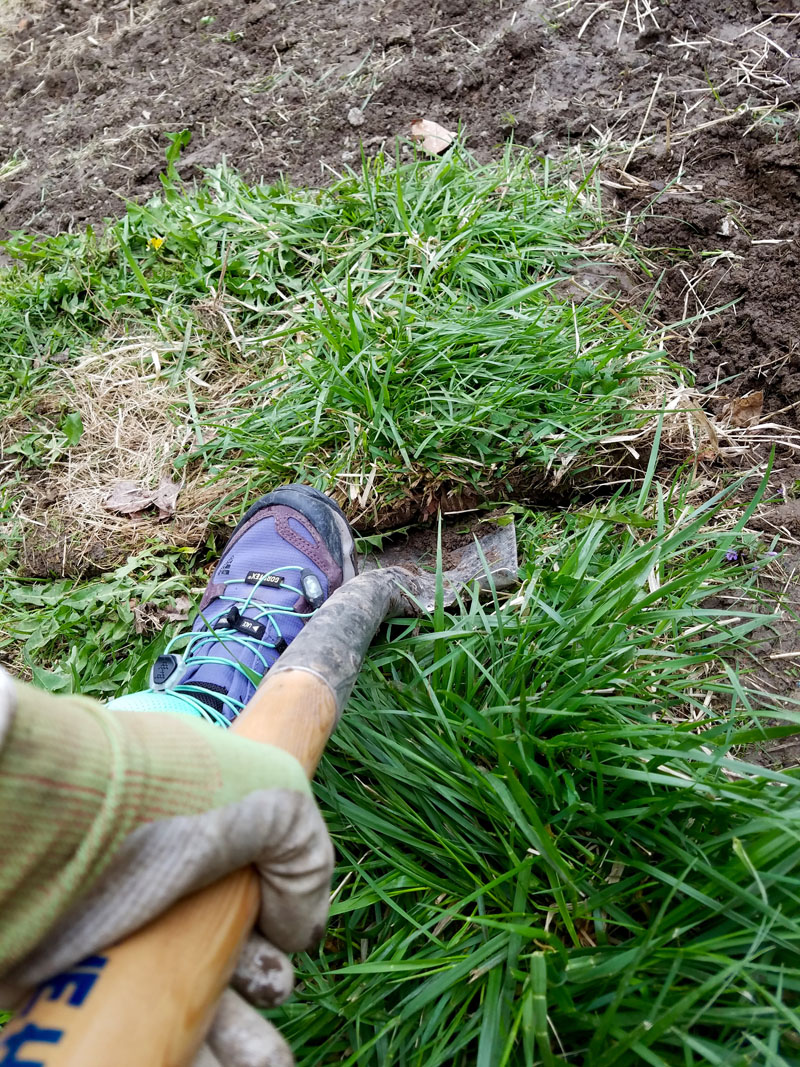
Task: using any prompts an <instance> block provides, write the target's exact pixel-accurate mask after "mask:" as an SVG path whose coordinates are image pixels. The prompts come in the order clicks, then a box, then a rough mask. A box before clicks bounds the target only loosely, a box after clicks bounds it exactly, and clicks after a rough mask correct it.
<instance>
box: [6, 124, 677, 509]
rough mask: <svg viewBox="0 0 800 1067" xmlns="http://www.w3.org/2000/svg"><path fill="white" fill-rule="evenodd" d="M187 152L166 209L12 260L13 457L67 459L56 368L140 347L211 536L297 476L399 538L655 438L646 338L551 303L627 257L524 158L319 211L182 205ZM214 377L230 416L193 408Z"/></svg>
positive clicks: (273, 199) (593, 303)
mask: <svg viewBox="0 0 800 1067" xmlns="http://www.w3.org/2000/svg"><path fill="white" fill-rule="evenodd" d="M181 144H182V138H181V136H176V137H175V138H174V140H173V144H172V147H171V149H170V151H169V152H168V171H167V173H166V174H165V175H164V179H163V186H164V189H163V195H162V196H161V197H157V198H154V199H152V200H151V201H150V202H149V203H148V204H146V205H144V206H138V205H131V206H129V208H128V211H127V214H126V215H125V217H124V218H123V219H122V220H121V221H120V222H118V223H117V224H115V225H114V226H111V227H109V228H108V230H107V231H106V233H105V234H104V236H103V237H101V238H96V237H95V236H94V235H92V234H91V233H89V234H86V235H74V236H69V235H61V236H59V237H56V238H45V239H41V240H34V239H31V238H27V237H24V236H18V237H16V238H15V239H14V240H12V241H11V242H9V243H8V245H7V251H8V252H9V253H10V254H11V255H12V256H13V257H14V259H15V262H16V264H17V266H16V267H15V268H14V269H13V270H12V271H11V272H9V273H8V274H6V276H5V282H4V285H5V289H6V293H7V299H6V302H5V307H4V310H3V311H2V312H0V327H2V328H3V329H4V330H5V332H6V333H7V334H8V335H9V336H11V337H12V338H14V339H16V349H17V353H18V355H19V356H20V359H19V361H14V364H12V366H10V367H7V368H6V369H5V370H4V371H3V372H2V373H3V377H4V380H5V383H4V385H3V387H2V389H3V392H4V394H5V397H6V403H7V404H13V405H14V412H15V416H16V419H17V423H18V425H17V428H16V429H15V430H14V431H13V442H12V447H13V448H14V449H16V450H18V451H20V452H21V453H22V454H27V455H28V458H29V459H30V460H31V462H36V459H37V456H39V457H41V450H42V447H43V445H44V443H45V441H47V442H49V443H50V445H51V452H50V453H49V455H50V461H51V463H52V462H53V460H54V459H57V458H58V456H59V446H60V448H61V451H62V452H64V453H66V451H67V445H68V442H67V441H66V439H65V437H64V435H63V434H62V433H61V429H62V426H63V421H59V420H63V419H64V418H65V416H66V410H65V409H64V407H63V405H64V403H66V401H64V400H62V402H61V406H60V407H58V408H57V415H58V417H57V418H55V419H54V418H53V416H52V413H50V415H49V419H48V418H47V417H45V418H44V419H42V418H41V417H39V416H37V415H36V412H35V401H36V398H37V397H38V398H41V395H42V392H43V390H44V391H46V390H47V388H48V384H49V385H50V387H51V386H52V379H53V375H52V366H48V363H49V360H50V359H51V357H52V355H53V354H55V353H61V352H62V350H64V349H65V346H66V352H67V353H68V352H70V351H71V350H74V349H80V347H81V346H82V345H84V344H85V343H86V342H87V340H90V339H92V338H103V339H106V338H107V337H108V336H109V334H112V335H113V336H115V337H116V338H119V337H120V334H123V333H126V334H128V335H134V336H137V337H139V336H141V335H142V334H143V333H144V332H146V331H150V333H151V336H152V338H153V340H152V342H151V343H152V344H153V345H155V346H156V348H157V350H158V351H159V360H158V373H157V378H159V379H160V380H162V381H163V380H167V381H169V382H172V383H175V384H176V391H175V395H174V396H173V397H172V402H173V406H174V409H175V413H176V417H177V418H180V419H181V421H184V422H185V423H186V424H187V426H188V427H190V428H192V429H195V430H197V429H199V428H200V423H202V432H201V433H199V434H197V433H196V434H195V435H194V441H195V448H194V449H192V448H190V447H187V448H186V449H185V450H184V451H183V452H181V453H179V454H174V455H173V456H172V460H173V463H174V465H175V467H176V468H177V469H178V470H180V471H183V470H184V469H185V468H186V467H187V466H188V467H190V468H191V467H192V465H193V464H196V463H197V462H198V461H200V462H202V463H203V464H204V466H205V469H207V470H209V471H211V472H212V473H213V474H214V476H215V477H216V478H218V479H220V482H221V492H220V498H221V501H222V503H221V510H222V514H223V516H224V517H230V516H231V515H232V514H233V512H234V509H236V508H238V509H239V510H241V506H242V492H243V490H246V491H247V492H248V493H249V494H250V495H252V494H254V493H257V492H261V491H264V490H266V489H269V488H270V487H271V486H272V485H274V484H275V482H276V480H286V479H290V478H302V479H304V480H307V481H311V482H313V483H314V484H315V485H317V486H319V487H320V488H323V489H326V490H328V491H333V492H334V493H335V494H336V495H337V496H338V497H339V499H340V501H341V502H342V503H343V504H344V505H345V507H346V508H347V510H348V513H349V514H350V516H351V517H352V518H353V519H354V521H356V522H357V523H358V524H359V525H360V526H361V527H364V528H370V527H375V526H379V527H383V528H386V527H391V526H392V525H398V524H400V523H402V522H408V521H410V520H412V519H415V518H420V517H430V516H431V515H432V514H435V512H436V504H437V503H438V502H439V501H440V500H441V499H443V498H444V497H447V498H448V499H451V500H452V499H453V498H458V496H459V495H461V496H465V497H466V501H467V503H474V502H475V500H476V499H482V498H489V499H494V500H496V499H499V498H503V497H508V496H513V495H514V491H515V489H516V488H517V487H518V486H519V485H520V484H525V485H529V484H530V483H531V482H535V481H536V480H537V479H538V481H540V482H544V483H548V484H551V483H555V482H559V481H561V480H562V479H563V478H564V477H565V475H567V474H569V475H570V476H575V477H577V476H579V475H580V474H581V473H582V472H586V471H587V470H593V469H595V467H596V464H597V461H598V456H599V454H600V453H601V452H602V451H603V443H604V441H605V440H606V439H607V438H609V437H610V436H613V435H614V434H615V433H619V432H620V431H623V430H624V431H632V430H635V429H637V428H638V427H640V426H641V425H642V424H643V423H644V422H645V421H646V420H647V419H648V418H649V417H650V413H649V412H648V411H647V410H646V408H647V404H646V403H645V402H643V400H642V396H641V394H642V393H643V391H644V390H643V385H644V383H645V382H646V380H647V379H648V378H655V377H660V376H663V375H664V374H665V373H667V367H666V365H665V361H664V358H663V353H660V352H659V351H658V346H657V345H656V344H655V342H654V340H653V338H652V336H650V335H649V334H648V332H647V329H646V327H645V325H644V324H643V323H641V322H640V321H639V320H638V318H637V316H636V315H635V314H634V313H631V312H626V314H624V315H623V314H620V312H619V311H616V310H615V309H613V308H611V309H610V310H609V308H608V307H607V306H606V304H605V303H603V302H602V301H599V300H597V299H578V300H576V301H573V300H571V299H569V298H565V296H564V293H563V292H562V291H561V290H560V289H559V286H560V285H563V281H564V278H565V276H569V275H570V274H572V273H574V272H576V271H578V270H579V269H580V268H586V267H587V266H588V265H595V266H596V265H597V264H602V263H603V262H608V261H610V260H615V259H619V258H620V257H621V255H622V253H621V249H620V241H619V240H618V238H617V237H616V236H615V235H613V234H612V235H605V234H604V232H603V227H602V226H601V224H600V222H599V219H598V217H597V215H596V214H593V213H592V212H591V211H589V210H588V209H587V207H586V197H585V195H584V194H585V189H582V188H568V187H567V185H566V184H565V183H564V181H563V180H556V178H555V177H554V176H552V175H551V174H550V173H549V170H548V168H547V167H545V168H544V169H540V168H538V167H537V166H536V165H535V164H532V162H531V161H530V159H529V158H528V157H527V156H525V155H524V154H519V153H513V152H512V151H511V150H509V151H508V152H507V153H506V155H505V157H504V158H503V159H502V160H501V161H500V162H498V163H492V164H489V165H486V166H481V165H479V164H478V163H476V162H475V160H474V159H472V158H471V157H470V156H469V155H468V153H466V151H464V150H463V149H462V148H460V147H459V148H457V149H456V150H455V151H454V152H453V153H449V154H448V156H447V158H446V159H443V160H441V161H438V160H437V161H434V162H432V161H429V160H422V159H419V160H415V161H414V162H411V163H407V164H402V165H395V164H394V162H393V161H391V160H385V159H383V158H382V157H381V158H379V159H377V160H374V161H371V162H370V163H365V164H364V167H363V169H362V171H361V172H360V173H358V174H352V175H351V176H349V177H346V178H344V179H343V180H341V181H339V182H336V183H334V184H333V185H331V186H330V187H329V188H327V189H324V190H322V191H319V192H313V193H308V192H304V191H298V190H293V189H290V188H288V187H250V186H248V185H246V184H245V183H244V182H243V181H242V180H241V179H239V178H238V177H237V176H236V175H235V174H233V173H231V172H230V171H229V170H227V169H226V168H225V167H219V168H217V169H215V170H213V171H211V172H209V173H208V174H207V175H206V177H205V179H204V180H203V181H202V182H201V183H200V184H199V185H198V186H186V185H184V184H183V183H181V182H180V179H179V177H178V172H177V169H176V166H177V163H178V153H179V150H180V146H181ZM587 184H588V183H587ZM570 295H571V294H570ZM581 295H584V294H581ZM34 341H35V345H34ZM106 347H108V346H106ZM34 357H38V358H34ZM59 358H67V359H69V358H70V357H68V356H64V357H62V356H59ZM109 358H110V357H109ZM68 366H69V364H68ZM191 370H194V371H195V372H196V374H197V375H198V377H199V380H200V383H201V385H200V387H198V385H197V381H194V384H193V380H192V379H190V378H188V377H187V371H191ZM226 376H227V378H229V379H230V380H231V390H230V393H229V395H227V396H225V397H224V398H222V399H220V398H219V397H217V398H216V400H215V402H211V401H210V400H209V399H208V398H206V396H205V394H204V389H210V390H212V391H216V392H217V393H218V392H219V390H218V389H217V388H216V387H217V385H218V383H219V381H220V380H222V381H224V380H225V378H226ZM243 376H247V377H249V381H248V382H247V384H244V385H241V379H242V377H243ZM237 385H239V387H238V388H237V387H236V386H237ZM200 404H202V405H204V409H203V411H202V412H201V413H200V415H198V405H200ZM51 407H52V405H51ZM20 408H22V409H24V410H25V411H26V413H27V415H28V419H29V422H28V423H25V424H24V425H19V415H20ZM198 419H200V422H198ZM31 423H32V425H31ZM198 442H200V443H198ZM53 449H55V454H53V451H52V450H53ZM39 461H40V462H41V460H39ZM73 469H74V465H73ZM243 475H246V477H244V476H243Z"/></svg>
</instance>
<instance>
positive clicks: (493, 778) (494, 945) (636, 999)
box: [279, 487, 800, 1067]
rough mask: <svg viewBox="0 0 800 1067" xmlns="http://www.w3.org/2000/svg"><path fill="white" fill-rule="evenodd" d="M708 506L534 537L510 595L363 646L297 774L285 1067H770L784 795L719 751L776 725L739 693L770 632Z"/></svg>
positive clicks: (790, 913)
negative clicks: (294, 976)
mask: <svg viewBox="0 0 800 1067" xmlns="http://www.w3.org/2000/svg"><path fill="white" fill-rule="evenodd" d="M640 504H641V502H640ZM723 504H724V502H723V501H722V500H721V499H720V498H716V499H715V500H713V501H711V502H710V503H709V504H708V505H705V506H703V507H701V508H699V509H696V510H694V509H692V508H691V507H690V506H689V504H688V503H687V500H686V498H685V496H683V495H682V494H681V493H679V492H678V490H677V487H673V489H672V490H660V491H658V492H657V494H656V499H655V503H654V505H653V506H652V508H651V509H650V510H649V512H648V514H650V515H651V516H652V519H651V520H650V521H651V522H652V526H647V524H646V523H642V522H641V521H639V520H637V518H636V516H637V515H639V516H641V514H642V508H641V506H637V505H636V503H635V502H632V503H631V504H630V505H628V508H629V514H630V517H631V522H632V523H635V524H636V525H631V526H629V527H628V528H627V530H626V528H625V527H624V526H620V525H618V523H619V522H620V521H624V519H622V520H621V519H620V510H619V509H617V510H616V513H615V514H616V520H615V521H611V520H610V518H609V515H610V512H607V513H603V512H598V513H597V514H596V517H595V518H589V519H580V518H571V519H570V518H566V519H564V520H563V521H561V522H559V524H558V525H557V526H553V525H552V520H550V519H545V518H541V519H539V520H537V521H536V523H535V526H534V528H533V529H532V530H531V529H530V528H528V533H529V534H533V535H534V540H535V544H536V546H537V550H536V552H534V554H533V555H532V557H531V558H530V560H529V562H528V564H527V575H528V577H527V580H526V583H525V586H524V593H523V595H522V597H521V598H520V599H519V600H517V601H516V602H513V603H511V604H506V605H502V604H498V603H490V604H488V605H485V604H483V605H482V604H480V603H478V602H477V601H474V600H473V601H471V602H469V603H467V604H465V605H464V610H463V613H462V614H460V615H459V616H458V617H457V618H455V619H448V618H447V617H446V616H444V615H442V613H439V614H438V619H437V618H432V619H429V620H428V621H427V622H426V623H425V624H423V625H422V626H421V627H416V626H412V625H410V624H409V625H399V624H398V625H397V626H395V627H393V629H392V630H391V632H390V634H389V635H388V637H387V640H386V641H385V643H383V644H382V645H380V646H378V647H377V648H375V649H374V650H373V652H372V653H371V655H370V657H369V662H368V665H367V666H366V668H365V670H364V672H363V673H362V677H361V679H360V682H359V685H358V688H357V691H356V694H355V696H354V698H353V699H352V701H351V703H350V705H349V707H348V709H347V711H346V713H345V717H344V720H343V722H342V723H341V724H340V727H339V729H338V730H337V734H336V735H335V739H334V742H333V749H332V752H330V754H329V755H328V757H326V759H325V762H324V765H323V767H322V769H321V775H320V778H319V784H318V795H319V798H320V801H321V804H322V807H323V811H324V812H325V814H326V816H327V818H328V820H329V824H330V827H331V831H332V834H333V837H334V841H335V844H336V847H337V850H338V855H339V862H340V867H339V871H338V874H337V879H338V881H337V883H336V892H335V895H334V903H333V908H332V918H331V923H330V925H329V929H328V934H327V938H326V940H325V943H324V946H323V948H322V950H321V951H320V953H319V955H316V956H313V957H308V958H306V960H305V962H304V963H303V964H302V965H301V967H300V989H299V994H298V995H297V996H296V997H295V998H294V1000H293V1001H292V1002H290V1003H289V1004H288V1005H287V1006H286V1008H284V1009H282V1011H281V1012H280V1013H279V1017H280V1022H281V1025H283V1026H284V1028H285V1030H286V1033H287V1035H288V1036H289V1038H290V1040H291V1042H292V1044H293V1047H294V1049H295V1052H296V1055H297V1058H298V1063H300V1064H304V1065H307V1067H310V1065H311V1064H334V1063H336V1064H344V1065H353V1067H355V1065H358V1067H367V1065H371V1064H374V1065H376V1067H377V1065H381V1067H388V1065H398V1067H400V1065H403V1067H411V1065H419V1067H422V1065H425V1067H435V1065H445V1064H447V1065H463V1067H468V1065H469V1067H475V1065H477V1067H503V1065H507V1064H514V1065H517V1064H519V1065H522V1064H525V1065H534V1064H537V1065H538V1064H541V1065H553V1064H572V1063H580V1064H591V1065H593V1067H610V1065H612V1064H637V1065H638V1064H650V1065H659V1067H661V1065H667V1064H669V1065H675V1067H678V1065H680V1067H688V1065H698V1067H699V1065H700V1064H703V1065H705V1064H720V1065H722V1064H724V1065H726V1067H731V1065H742V1067H743V1065H745V1064H767V1063H769V1064H775V1065H778V1064H788V1063H795V1062H797V1056H798V1048H799V1047H800V1034H799V1032H798V1021H799V1019H798V1012H797V1007H798V993H799V992H800V957H799V956H798V950H799V949H800V916H799V915H798V903H799V902H800V894H799V893H798V884H799V883H798V878H800V848H799V847H798V845H800V777H798V773H797V771H796V770H790V771H783V772H778V771H775V770H767V769H765V768H763V767H761V766H757V765H754V764H751V763H748V762H747V761H746V760H745V759H743V758H742V754H743V752H744V748H743V746H746V745H748V744H749V743H750V742H753V741H755V740H758V739H761V738H764V737H767V736H770V735H773V736H775V735H780V734H781V733H783V734H785V733H787V732H790V731H792V730H795V729H797V724H798V722H800V717H799V716H798V714H797V712H796V711H794V712H792V711H786V709H785V708H784V709H783V710H782V711H781V712H780V714H781V717H782V719H783V720H784V725H783V726H781V727H777V728H776V727H771V726H770V725H769V721H768V718H767V716H768V715H769V714H770V711H772V713H773V714H774V713H775V708H774V707H772V706H771V705H772V701H771V700H770V698H768V697H767V696H766V695H765V694H764V693H762V692H758V691H757V688H758V687H757V686H756V685H755V683H753V682H750V683H748V679H747V677H746V668H747V667H748V666H752V663H751V660H750V659H749V658H748V645H749V643H750V641H751V640H752V639H753V637H754V634H755V631H756V630H757V629H758V628H759V627H763V626H764V625H769V622H770V616H769V614H768V613H767V614H765V613H764V608H763V606H760V605H759V603H758V593H757V589H756V586H755V584H754V583H756V582H757V580H758V570H755V571H754V570H753V569H752V567H753V564H752V563H751V564H748V565H747V566H746V567H745V566H743V565H738V564H732V563H730V562H728V561H727V560H726V552H730V550H731V549H732V548H735V547H737V545H738V544H739V543H740V542H739V541H738V539H739V538H740V537H741V532H740V531H741V524H740V525H739V527H736V528H732V529H728V530H724V528H723V526H721V525H720V523H721V518H722V514H721V511H720V509H721V508H722V507H723ZM729 525H730V524H729ZM522 529H523V530H525V529H526V527H525V526H524V524H522ZM755 566H756V568H759V567H760V566H761V564H760V563H758V562H756V564H755ZM734 593H735V595H736V597H737V603H736V605H735V610H733V611H725V610H723V609H721V608H718V607H711V606H708V602H709V599H710V598H711V597H717V596H720V595H722V594H730V595H733V594H734ZM787 721H788V722H789V725H788V726H787V725H786V722H787Z"/></svg>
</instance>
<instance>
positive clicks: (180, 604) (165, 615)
mask: <svg viewBox="0 0 800 1067" xmlns="http://www.w3.org/2000/svg"><path fill="white" fill-rule="evenodd" d="M128 605H129V607H130V609H131V612H132V613H133V628H134V630H135V631H136V633H137V634H145V633H158V631H159V630H163V629H164V627H165V626H166V625H167V624H168V623H171V622H186V620H187V619H188V618H189V612H190V611H191V608H192V602H191V601H190V600H189V598H188V596H179V597H176V599H175V603H174V605H173V609H172V610H171V611H169V610H167V609H165V608H160V607H158V606H157V605H156V604H152V603H150V602H146V603H144V604H140V603H139V601H138V600H129V601H128Z"/></svg>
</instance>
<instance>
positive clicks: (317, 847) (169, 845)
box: [0, 671, 333, 1067]
mask: <svg viewBox="0 0 800 1067" xmlns="http://www.w3.org/2000/svg"><path fill="white" fill-rule="evenodd" d="M0 854H2V856H3V863H2V865H0V1008H7V1007H13V1006H14V1005H15V1004H16V1003H18V1001H19V998H20V995H21V994H22V993H23V992H24V991H26V990H28V989H30V988H31V987H33V986H35V985H37V984H38V983H39V982H41V981H42V980H43V979H45V978H48V977H50V976H52V975H54V974H56V973H58V972H60V971H62V970H64V969H65V968H68V967H69V966H71V965H73V964H75V963H77V962H78V961H80V960H82V959H83V958H84V957H86V956H88V955H91V954H94V953H97V952H99V951H101V950H102V949H103V948H104V947H106V946H108V945H109V944H111V943H113V942H115V941H117V940H119V939H121V938H124V937H125V936H126V935H128V934H129V933H131V932H132V931H134V930H136V929H138V928H139V927H140V926H142V925H143V924H145V923H147V922H149V921H150V920H151V919H152V918H154V917H155V916H156V915H158V914H160V913H161V912H162V911H164V910H165V909H166V908H168V907H169V906H170V905H171V904H172V903H173V902H174V901H176V900H178V899H179V898H180V897H182V896H185V895H186V894H187V893H190V892H192V891H194V890H196V889H199V888H202V887H203V886H206V885H209V884H211V883H213V882H215V881H217V880H218V879H219V878H220V877H222V876H223V875H224V874H227V873H228V872H230V871H232V870H237V869H238V868H240V867H243V866H246V865H247V864H250V863H253V864H255V865H256V868H257V870H258V873H259V876H260V880H261V891H262V892H261V912H260V915H259V920H258V927H259V931H260V934H261V935H263V936H259V935H258V934H254V935H253V936H252V937H251V939H250V941H249V942H248V943H247V945H246V947H245V949H244V951H243V953H242V958H241V960H240V964H239V967H238V968H237V971H236V975H235V976H234V981H233V984H234V986H235V987H236V988H237V989H238V990H239V992H240V993H241V994H243V996H244V997H245V998H247V1000H249V1001H250V1003H253V1004H257V1005H259V1006H267V1005H271V1004H275V1003H280V1001H281V1000H283V999H285V998H286V997H287V996H288V995H289V992H290V991H291V988H292V968H291V965H290V963H289V961H288V960H287V959H286V957H285V956H284V955H283V952H292V951H298V950H301V949H305V948H308V947H310V946H311V945H312V944H313V943H314V942H316V941H317V940H318V939H319V938H320V936H321V934H322V931H323V929H324V924H325V920H326V917H327V912H328V900H329V890H330V877H331V870H332V866H333V849H332V847H331V844H330V840H329V838H328V834H327V831H326V829H325V825H324V823H323V821H322V818H321V816H320V814H319V811H318V809H317V807H316V804H315V803H314V800H313V798H312V796H311V792H310V787H309V784H308V781H307V779H306V777H305V774H304V772H303V770H302V768H301V766H300V764H299V763H297V761H296V760H295V759H294V757H292V756H290V755H288V754H287V753H285V752H282V751H281V750H279V749H275V748H272V747H271V746H265V745H259V744H256V743H255V742H251V741H247V740H245V739H243V738H240V737H236V736H235V735H232V734H228V733H225V732H223V731H221V730H219V729H218V728H216V727H214V726H210V725H207V724H205V723H203V722H201V721H199V720H196V719H192V718H189V717H188V716H187V717H184V716H178V715H169V714H159V713H153V712H147V713H136V712H113V711H110V710H108V709H106V708H103V707H102V706H101V705H99V704H97V703H95V702H94V701H91V700H88V699H86V698H83V697H54V696H51V695H49V694H47V693H43V692H40V691H39V690H35V689H32V688H30V687H28V686H23V685H19V684H14V683H12V682H11V680H10V679H9V678H8V676H7V675H3V673H2V671H0ZM265 938H266V940H265ZM281 950H282V951H281ZM292 1062H293V1060H292V1056H291V1053H290V1052H289V1049H288V1046H287V1045H286V1043H285V1041H284V1040H283V1038H282V1037H281V1036H280V1035H279V1034H278V1032H277V1030H275V1028H274V1027H273V1026H271V1024H269V1023H268V1022H267V1021H266V1020H265V1019H263V1017H262V1016H261V1015H259V1014H258V1013H257V1012H256V1011H254V1010H252V1008H250V1007H249V1006H248V1005H247V1004H246V1003H245V1001H244V1000H243V999H242V997H241V996H239V994H237V993H234V992H233V991H232V990H229V991H228V992H227V993H226V994H225V995H224V996H223V998H222V1000H221V1002H220V1007H219V1011H218V1014H217V1017H216V1019H215V1022H214V1025H213V1026H212V1029H211V1031H210V1033H209V1036H208V1042H207V1045H206V1046H204V1048H203V1049H202V1050H201V1052H200V1054H199V1057H198V1059H197V1061H196V1067H218V1065H221V1067H245V1065H246V1067H262V1065H263V1067H284V1065H286V1064H291V1063H292Z"/></svg>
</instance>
